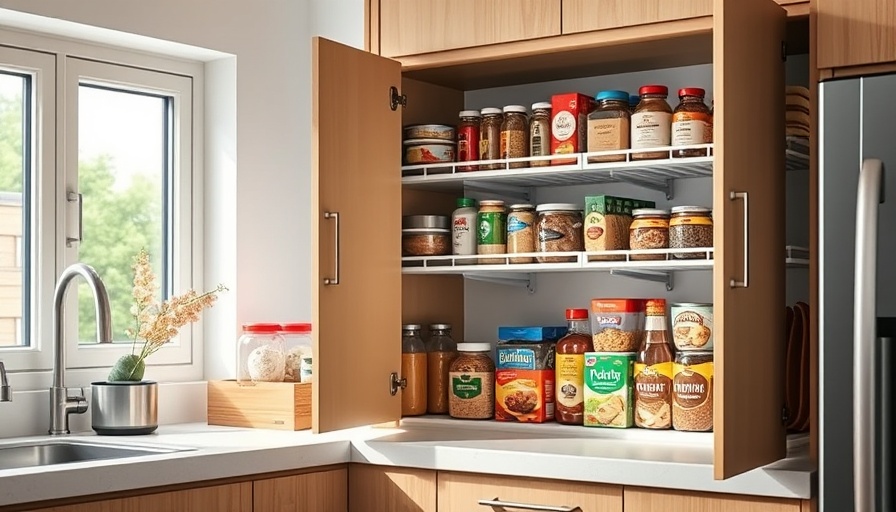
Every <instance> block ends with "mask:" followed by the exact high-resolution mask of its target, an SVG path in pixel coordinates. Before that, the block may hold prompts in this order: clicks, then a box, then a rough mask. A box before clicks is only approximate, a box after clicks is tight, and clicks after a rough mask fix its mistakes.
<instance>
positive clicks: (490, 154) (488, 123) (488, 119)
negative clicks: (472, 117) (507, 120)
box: [479, 107, 504, 170]
mask: <svg viewBox="0 0 896 512" xmlns="http://www.w3.org/2000/svg"><path fill="white" fill-rule="evenodd" d="M503 123H504V114H503V113H501V109H500V108H491V107H490V108H484V109H482V123H481V124H480V125H479V159H480V160H499V159H500V158H501V124H503ZM479 168H480V169H482V170H494V169H503V168H504V166H503V165H501V164H485V165H480V166H479Z"/></svg>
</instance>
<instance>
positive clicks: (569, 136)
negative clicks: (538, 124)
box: [551, 92, 593, 165]
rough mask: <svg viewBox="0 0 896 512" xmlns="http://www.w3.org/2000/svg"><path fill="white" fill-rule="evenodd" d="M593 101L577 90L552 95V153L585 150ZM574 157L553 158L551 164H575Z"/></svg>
mask: <svg viewBox="0 0 896 512" xmlns="http://www.w3.org/2000/svg"><path fill="white" fill-rule="evenodd" d="M592 103H593V101H592V99H591V97H590V96H585V95H584V94H579V93H577V92H572V93H567V94H555V95H553V96H552V97H551V113H552V115H553V117H552V119H551V153H552V154H554V155H566V154H572V153H581V152H583V151H585V149H586V146H585V137H586V135H585V134H586V132H587V128H588V113H589V112H591V105H592ZM574 163H576V161H575V160H574V159H569V158H563V159H553V160H551V165H567V164H574Z"/></svg>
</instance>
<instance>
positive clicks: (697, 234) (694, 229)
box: [669, 206, 712, 259]
mask: <svg viewBox="0 0 896 512" xmlns="http://www.w3.org/2000/svg"><path fill="white" fill-rule="evenodd" d="M710 247H712V210H710V209H709V208H704V207H702V206H675V207H673V208H672V217H671V218H670V219H669V248H670V249H693V248H710ZM672 257H673V258H675V259H701V258H706V253H703V252H694V253H681V254H673V255H672Z"/></svg>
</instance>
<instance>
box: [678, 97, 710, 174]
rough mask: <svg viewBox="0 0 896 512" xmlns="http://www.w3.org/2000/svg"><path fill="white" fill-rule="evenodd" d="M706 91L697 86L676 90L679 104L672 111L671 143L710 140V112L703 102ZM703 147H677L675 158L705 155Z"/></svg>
mask: <svg viewBox="0 0 896 512" xmlns="http://www.w3.org/2000/svg"><path fill="white" fill-rule="evenodd" d="M704 97H706V91H704V90H703V89H701V88H699V87H685V88H683V89H679V90H678V98H679V104H678V106H677V107H675V112H673V113H672V145H673V146H691V145H695V144H708V143H710V142H712V113H710V110H709V107H707V106H706V103H704V102H703V98H704ZM707 155H708V153H707V151H706V150H705V149H677V150H675V151H673V152H672V156H673V157H676V158H680V157H689V156H707Z"/></svg>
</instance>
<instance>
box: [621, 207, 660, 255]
mask: <svg viewBox="0 0 896 512" xmlns="http://www.w3.org/2000/svg"><path fill="white" fill-rule="evenodd" d="M632 217H633V220H632V224H631V227H629V247H630V248H631V249H633V250H643V249H668V248H669V212H668V211H666V210H656V209H653V208H639V209H637V210H633V211H632ZM631 259H632V260H633V261H644V260H664V259H666V255H665V254H633V255H632V256H631Z"/></svg>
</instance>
